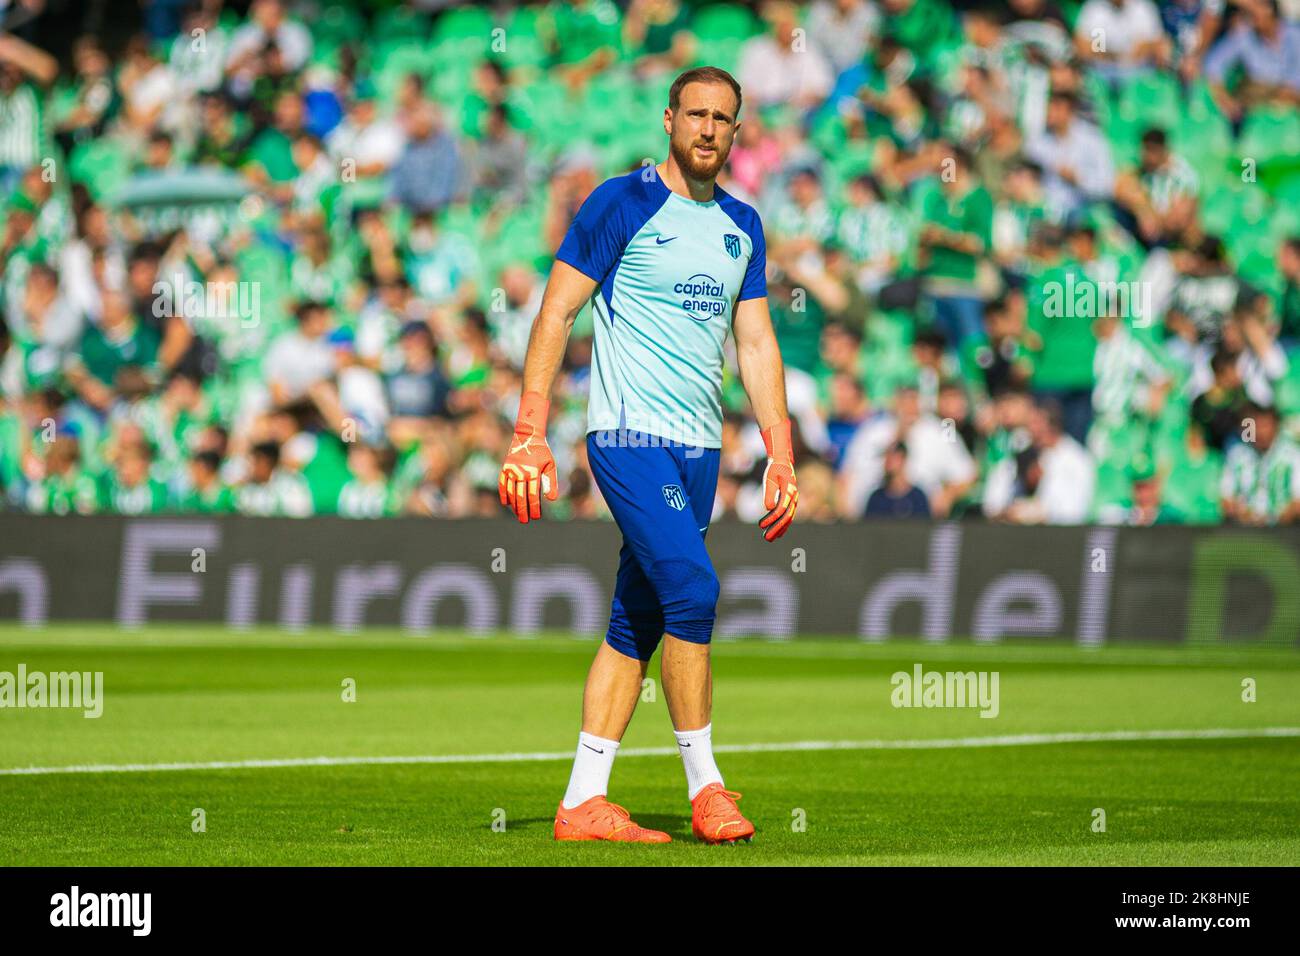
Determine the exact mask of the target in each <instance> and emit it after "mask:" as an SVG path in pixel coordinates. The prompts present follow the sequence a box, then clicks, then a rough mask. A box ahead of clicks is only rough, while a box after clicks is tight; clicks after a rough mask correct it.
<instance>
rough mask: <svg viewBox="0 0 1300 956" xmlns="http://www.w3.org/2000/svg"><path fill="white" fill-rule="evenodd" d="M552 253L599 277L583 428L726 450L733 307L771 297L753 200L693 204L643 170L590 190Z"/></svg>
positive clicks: (719, 193) (722, 198)
mask: <svg viewBox="0 0 1300 956" xmlns="http://www.w3.org/2000/svg"><path fill="white" fill-rule="evenodd" d="M556 258H557V259H559V260H560V261H562V262H567V263H568V264H569V265H571V266H573V267H574V268H575V269H577V270H578V271H579V272H582V273H583V274H584V275H586V276H588V277H589V278H591V279H594V280H595V281H596V282H597V283H598V286H597V288H596V292H595V294H594V295H593V296H592V307H593V309H594V310H595V316H594V319H595V338H594V341H593V346H592V352H593V354H592V372H591V402H590V405H589V406H588V409H587V431H588V432H594V431H606V430H611V429H622V428H626V429H629V430H634V431H640V432H645V433H647V434H650V435H655V436H658V437H659V438H662V439H666V440H668V441H674V442H681V443H682V444H686V445H700V446H703V447H705V448H719V447H721V445H722V347H723V343H724V342H725V341H726V339H727V329H728V328H729V327H730V326H731V317H732V311H733V310H734V308H735V305H736V303H737V302H738V301H741V300H743V299H757V298H762V297H764V296H766V295H767V281H766V277H765V275H764V271H765V269H766V266H767V248H766V245H765V244H764V241H763V225H762V223H761V222H760V221H759V218H758V213H757V212H755V211H754V209H753V207H751V206H748V205H746V204H745V203H743V202H741V201H740V200H738V199H736V198H735V197H733V196H731V195H729V194H728V193H726V192H725V191H723V190H722V188H721V187H718V186H715V187H714V191H713V199H712V200H710V201H709V202H695V201H694V200H692V199H688V198H686V197H685V196H681V195H678V194H677V193H675V192H673V191H672V190H671V189H669V188H668V187H667V186H665V185H664V184H663V182H662V181H660V179H659V176H658V175H657V174H656V173H655V170H654V169H653V168H651V167H646V168H645V169H643V170H635V171H633V172H631V173H628V174H627V175H626V176H618V177H615V178H614V179H610V180H606V181H605V182H604V183H602V184H601V185H600V186H598V187H597V188H596V189H595V191H593V192H592V194H591V195H590V196H588V197H587V200H586V202H584V203H583V204H582V208H581V209H579V210H578V215H577V216H576V217H575V218H574V220H573V225H571V226H570V227H569V232H568V235H566V236H565V237H564V242H563V243H562V244H561V245H560V249H559V251H558V252H557V253H556Z"/></svg>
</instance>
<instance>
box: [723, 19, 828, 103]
mask: <svg viewBox="0 0 1300 956" xmlns="http://www.w3.org/2000/svg"><path fill="white" fill-rule="evenodd" d="M761 13H762V16H763V21H764V23H765V24H766V25H767V29H768V32H767V33H764V34H763V35H762V36H757V37H754V38H753V39H751V40H747V41H746V42H745V46H744V48H743V49H742V50H741V53H740V67H739V70H738V71H737V73H736V79H737V80H739V81H740V85H741V87H742V88H743V89H744V92H745V100H746V102H748V103H752V104H753V105H754V106H760V107H762V106H774V105H776V104H789V105H790V106H792V107H794V108H795V109H797V110H808V109H812V108H813V107H814V106H817V105H818V104H819V103H821V101H822V100H823V99H825V97H826V94H828V93H829V92H830V90H831V84H832V83H833V82H834V79H835V76H834V74H833V73H832V70H831V64H830V63H829V62H828V61H827V60H826V58H825V57H824V56H823V55H822V52H821V50H820V48H819V47H818V46H816V45H815V44H814V45H811V46H810V45H809V44H808V41H807V38H806V36H804V35H802V34H800V35H798V36H796V33H795V30H796V28H798V26H799V20H798V13H797V10H796V8H795V5H794V4H793V3H786V2H783V0H766V2H764V3H763V5H762V7H761Z"/></svg>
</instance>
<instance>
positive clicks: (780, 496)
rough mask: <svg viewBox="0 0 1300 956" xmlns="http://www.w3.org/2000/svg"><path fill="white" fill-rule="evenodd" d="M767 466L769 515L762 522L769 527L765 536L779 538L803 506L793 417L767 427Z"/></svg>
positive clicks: (765, 500) (765, 488)
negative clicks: (797, 480)
mask: <svg viewBox="0 0 1300 956" xmlns="http://www.w3.org/2000/svg"><path fill="white" fill-rule="evenodd" d="M763 445H764V446H765V447H766V448H767V468H766V469H764V471H763V507H764V508H766V509H767V515H766V516H765V517H764V518H763V520H762V521H760V522H759V523H758V526H759V527H760V528H766V529H767V530H766V531H765V532H764V533H763V537H764V538H766V539H767V540H768V541H775V540H776V539H777V538H779V537H781V535H783V534H785V532H786V529H787V528H789V527H790V522H791V521H793V520H794V512H795V509H796V508H797V507H798V506H799V487H798V485H796V484H795V480H794V448H793V447H792V445H791V441H790V419H788V418H787V419H785V420H784V421H782V422H778V423H777V424H775V425H773V426H772V427H771V428H765V429H763Z"/></svg>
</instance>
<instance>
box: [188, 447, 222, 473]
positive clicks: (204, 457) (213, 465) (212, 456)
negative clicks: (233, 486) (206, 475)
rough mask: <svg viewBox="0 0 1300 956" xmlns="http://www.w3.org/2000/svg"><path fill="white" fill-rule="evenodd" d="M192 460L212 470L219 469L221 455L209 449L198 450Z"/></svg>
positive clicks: (216, 470)
mask: <svg viewBox="0 0 1300 956" xmlns="http://www.w3.org/2000/svg"><path fill="white" fill-rule="evenodd" d="M193 462H194V464H196V465H201V466H202V467H204V468H206V469H208V470H209V471H212V472H218V471H220V470H221V456H220V455H218V454H217V453H216V452H215V451H212V450H211V449H208V450H206V451H201V452H199V453H198V454H197V455H195V456H194V458H193Z"/></svg>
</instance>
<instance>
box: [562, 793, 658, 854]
mask: <svg viewBox="0 0 1300 956" xmlns="http://www.w3.org/2000/svg"><path fill="white" fill-rule="evenodd" d="M555 839H557V840H611V841H613V842H615V843H671V842H672V839H673V838H672V837H670V836H669V835H668V834H667V833H663V832H662V831H659V830H647V829H646V828H645V827H642V826H637V824H636V823H635V822H634V821H633V820H632V816H631V814H629V813H628V812H627V811H626V810H624V809H623V808H622V807H620V806H619V805H618V804H617V803H610V802H609V801H608V800H606V799H605V798H604V797H603V796H595V797H592V798H591V799H590V800H587V801H584V802H583V803H580V804H578V805H577V806H576V807H574V808H573V809H572V810H566V809H565V808H564V804H563V803H561V804H560V808H559V809H558V810H556V811H555Z"/></svg>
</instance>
